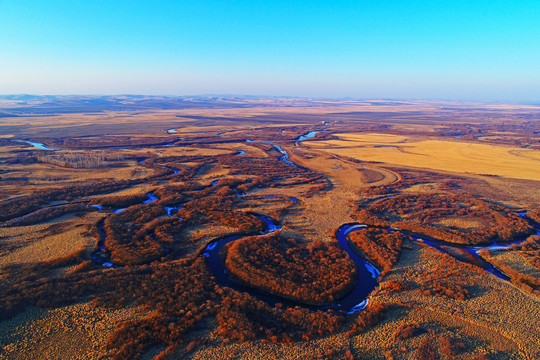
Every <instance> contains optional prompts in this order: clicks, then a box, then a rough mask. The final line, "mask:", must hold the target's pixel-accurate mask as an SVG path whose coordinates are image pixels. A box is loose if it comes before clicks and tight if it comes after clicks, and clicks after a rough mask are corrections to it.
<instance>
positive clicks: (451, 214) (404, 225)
mask: <svg viewBox="0 0 540 360" xmlns="http://www.w3.org/2000/svg"><path fill="white" fill-rule="evenodd" d="M464 218H466V219H467V221H469V222H470V221H473V224H474V226H473V227H470V226H468V225H467V224H466V223H465V224H461V223H460V221H461V222H462V219H464ZM356 219H357V220H358V221H359V222H361V223H364V224H367V225H374V226H388V225H391V226H394V227H398V228H400V229H404V230H409V231H411V232H414V233H418V234H424V235H427V236H429V237H432V238H435V239H439V240H443V241H447V242H453V243H460V244H482V243H489V242H492V241H502V242H509V241H512V240H513V239H514V238H515V237H519V236H526V235H528V234H530V233H532V232H533V227H532V226H531V225H530V224H529V223H528V222H527V221H526V220H525V219H523V218H521V217H520V216H519V215H518V214H517V213H514V212H512V211H511V210H510V209H508V208H505V207H503V206H500V205H496V204H492V203H488V202H486V201H482V200H479V199H475V198H473V197H469V196H464V195H461V196H457V195H422V194H418V195H408V194H406V195H405V194H403V195H396V196H394V197H389V198H384V199H381V200H378V201H375V202H373V203H372V204H371V205H369V206H368V207H367V208H366V209H359V211H358V212H357V213H356ZM445 221H446V222H452V221H453V222H455V223H456V225H449V226H446V225H444V223H445Z"/></svg>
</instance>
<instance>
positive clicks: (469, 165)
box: [309, 134, 540, 180]
mask: <svg viewBox="0 0 540 360" xmlns="http://www.w3.org/2000/svg"><path fill="white" fill-rule="evenodd" d="M336 136H338V137H339V140H327V141H311V142H309V146H310V147H313V148H315V149H320V150H324V151H327V152H329V153H332V154H337V155H341V156H348V157H352V158H355V159H358V160H362V161H375V162H382V163H388V164H395V165H401V166H412V167H418V168H427V169H434V170H443V171H450V172H456V173H473V174H485V175H495V176H504V177H509V178H517V179H528V180H540V172H539V171H538V169H540V151H538V150H531V149H521V148H516V147H510V146H502V145H488V144H479V143H473V142H465V141H461V140H455V141H448V140H439V139H423V138H415V137H411V136H400V135H390V134H336Z"/></svg>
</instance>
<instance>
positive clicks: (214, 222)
mask: <svg viewBox="0 0 540 360" xmlns="http://www.w3.org/2000/svg"><path fill="white" fill-rule="evenodd" d="M23 102H25V103H23ZM0 113H2V114H4V115H5V114H7V115H8V116H5V117H2V121H1V122H0V184H1V187H0V205H1V206H0V225H1V226H0V288H1V289H2V291H0V359H12V358H21V359H42V358H48V359H113V360H120V359H154V358H155V359H159V360H165V359H167V360H173V359H184V358H191V359H201V360H202V359H225V358H227V359H229V358H231V359H232V358H234V359H260V358H265V359H346V360H350V359H381V360H383V359H384V360H389V359H394V360H397V359H463V360H465V359H479V360H481V359H491V360H495V359H501V360H503V359H526V360H531V359H538V358H540V352H539V349H538V346H537V344H538V342H539V341H540V331H539V329H538V326H537V324H538V322H539V321H540V318H539V317H538V313H539V312H540V268H538V264H540V253H539V249H540V241H538V240H537V239H536V238H535V236H534V233H535V232H536V231H538V224H536V223H535V222H534V221H533V220H534V219H536V215H535V214H538V212H539V211H540V171H538V169H540V135H539V130H540V108H539V107H536V106H521V105H502V104H501V105H485V104H477V103H470V104H465V103H441V102H419V101H403V102H398V101H379V100H373V101H354V100H350V101H332V100H305V99H278V98H270V99H264V98H260V99H258V98H248V99H241V98H218V99H210V98H196V97H186V98H182V99H176V98H165V97H142V98H135V97H130V96H122V97H101V98H99V99H93V98H86V97H85V98H78V97H59V98H56V99H45V100H44V99H41V98H35V99H34V98H31V99H26V100H24V101H23V100H20V99H18V98H17V97H13V98H9V97H8V98H2V97H0ZM171 129H174V131H172V132H171V131H170V130H171ZM309 133H311V135H313V137H312V138H310V139H308V140H303V139H302V138H300V136H302V135H306V134H309ZM455 137H458V138H459V139H456V138H455ZM13 140H31V141H35V142H40V143H43V144H44V146H45V147H53V148H56V149H55V150H40V149H36V148H34V147H32V146H30V145H28V144H25V143H21V142H15V141H13ZM70 149H71V150H70ZM525 213H526V215H525ZM355 223H361V224H369V225H370V227H369V228H362V227H357V228H355V227H354V226H353V227H351V228H350V232H348V233H346V234H345V235H343V232H340V231H341V230H342V229H344V228H347V226H352V224H355ZM396 228H399V229H403V230H398V229H396ZM413 233H414V235H415V236H412V234H413ZM341 236H343V238H342V237H341ZM233 237H234V238H233ZM415 237H420V238H423V239H424V240H426V241H417V240H415ZM236 238H238V239H240V240H233V239H236ZM227 239H228V240H227ZM525 239H527V240H526V242H524V241H525ZM225 240H227V241H229V240H230V241H231V242H230V243H228V244H224V241H225ZM340 240H344V242H345V244H348V245H349V246H350V250H348V249H347V247H344V246H343V244H342V243H341V242H340ZM427 240H432V241H435V243H434V244H431V243H429V242H428V241H427ZM441 240H442V241H446V242H445V243H444V244H442V245H441V244H439V245H437V244H438V243H436V241H441ZM235 241H236V242H235ZM493 242H495V243H497V244H498V245H500V244H501V243H504V242H519V243H520V244H525V245H523V248H521V247H520V246H521V245H512V248H510V249H497V250H493V251H491V252H484V251H485V249H483V250H482V251H481V252H480V253H479V254H477V253H476V252H475V251H472V250H471V251H469V250H470V248H468V247H467V246H469V245H471V244H474V245H477V244H480V245H479V246H480V247H485V246H489V245H490V244H491V243H493ZM217 244H220V245H219V246H223V248H222V249H221V251H217V252H216V253H215V254H214V253H212V249H214V247H215V246H216V245H217ZM442 249H446V252H445V251H443V250H442ZM263 250H264V251H263ZM349 251H350V252H349ZM358 257H359V259H360V260H355V259H356V258H358ZM362 259H366V260H368V261H370V263H371V264H373V267H369V266H368V267H366V265H365V264H364V263H363V262H361V261H363V260H362ZM357 261H358V262H357ZM494 264H496V265H494ZM215 266H217V268H218V269H219V266H222V267H223V268H222V269H223V270H225V269H228V270H230V271H227V274H228V275H222V274H223V273H224V272H223V271H221V272H216V271H215ZM225 266H226V267H225ZM490 266H491V267H490ZM497 266H500V267H504V273H506V274H504V273H503V274H499V273H497ZM246 269H248V270H249V271H248V270H246ZM368 269H369V270H368ZM490 269H491V270H493V269H495V270H494V272H493V273H491V272H488V271H486V270H490ZM378 271H380V273H378ZM246 272H247V273H246ZM494 273H495V274H499V275H500V277H497V276H495V275H494ZM218 275H221V276H223V277H224V278H225V280H223V279H222V278H221V277H220V276H218ZM363 276H364V277H363ZM366 276H367V277H366ZM357 277H358V279H359V280H358V281H357V280H356V279H357ZM371 281H374V282H376V285H374V290H373V292H371V293H369V292H368V293H369V294H368V295H366V296H368V299H369V300H368V305H367V307H366V308H365V309H364V310H362V311H356V312H352V313H350V314H347V313H346V312H347V311H348V310H349V308H347V309H344V310H345V311H338V310H339V309H338V310H336V309H337V308H339V306H337V305H336V304H338V303H339V304H341V303H340V302H341V301H344V300H343V299H345V298H347V297H348V296H349V295H350V294H345V296H344V295H343V293H344V292H350V291H351V290H350V289H351V288H353V287H355V286H356V285H357V284H359V285H358V287H359V288H361V287H362V286H363V284H364V285H365V284H368V283H370V282H371ZM239 285H242V286H239ZM365 286H367V285H365ZM252 287H254V288H257V289H260V290H261V291H262V292H263V294H264V296H262V295H261V293H258V292H256V291H253V289H252ZM355 289H356V287H355ZM354 291H356V290H353V291H352V293H354ZM370 291H371V290H370ZM364 298H365V296H364V297H361V298H358V299H355V300H357V301H356V302H354V304H353V305H357V304H358V303H360V302H361V301H362V300H363V299H364ZM319 303H324V304H325V305H324V306H327V308H325V307H324V306H323V307H322V308H321V307H316V306H315V305H317V306H318V305H319ZM309 304H311V305H309ZM314 304H315V305H314ZM334 305H335V306H336V308H332V309H334V310H328V306H330V307H331V306H334ZM314 306H315V307H314ZM340 306H341V305H340ZM343 306H344V307H345V306H349V305H347V304H346V303H345V302H343Z"/></svg>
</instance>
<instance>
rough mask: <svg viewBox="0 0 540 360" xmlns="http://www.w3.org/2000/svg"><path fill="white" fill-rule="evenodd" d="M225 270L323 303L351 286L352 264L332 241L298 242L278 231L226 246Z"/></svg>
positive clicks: (281, 292)
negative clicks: (286, 238) (330, 242)
mask: <svg viewBox="0 0 540 360" xmlns="http://www.w3.org/2000/svg"><path fill="white" fill-rule="evenodd" d="M225 264H226V267H227V270H228V271H229V272H230V273H231V274H233V275H234V276H236V277H238V278H239V279H241V280H242V281H244V282H246V283H248V284H250V285H251V286H253V287H256V288H259V289H263V290H265V291H268V292H270V293H272V294H276V295H279V296H282V297H285V298H290V299H294V300H298V301H301V302H304V303H307V304H324V303H329V302H332V301H334V300H335V299H338V298H340V297H342V296H343V295H345V294H346V293H347V292H348V291H350V290H351V289H352V287H353V286H354V284H355V282H356V279H357V274H356V268H355V266H354V264H353V263H352V261H351V260H350V259H349V258H348V256H347V254H346V253H345V252H344V251H342V250H341V249H339V248H338V247H337V246H336V245H333V244H328V243H322V242H312V243H309V244H301V243H299V242H297V241H296V240H294V239H288V240H285V239H282V238H281V237H280V236H279V235H268V236H265V237H248V238H245V239H241V240H237V241H235V242H233V243H231V244H230V245H229V246H228V249H227V257H226V262H225Z"/></svg>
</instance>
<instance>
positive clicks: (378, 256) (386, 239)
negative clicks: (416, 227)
mask: <svg viewBox="0 0 540 360" xmlns="http://www.w3.org/2000/svg"><path fill="white" fill-rule="evenodd" d="M406 238H407V236H405V235H403V234H402V233H401V232H399V231H392V232H388V231H387V230H386V229H380V228H361V229H358V230H355V231H352V232H351V233H350V234H349V241H350V242H352V244H353V249H355V250H356V251H357V252H359V253H360V254H361V255H364V256H365V257H367V259H369V260H370V262H372V263H374V265H375V266H376V267H377V268H378V269H379V270H380V271H381V276H384V275H385V274H387V273H388V272H389V271H390V270H391V269H392V267H393V266H394V264H395V263H396V262H397V260H398V259H399V255H400V253H401V245H402V244H403V241H404V240H405V239H406Z"/></svg>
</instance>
